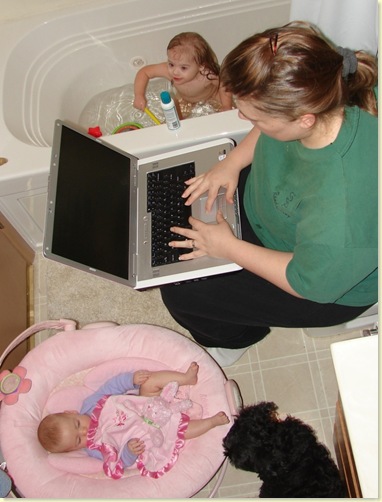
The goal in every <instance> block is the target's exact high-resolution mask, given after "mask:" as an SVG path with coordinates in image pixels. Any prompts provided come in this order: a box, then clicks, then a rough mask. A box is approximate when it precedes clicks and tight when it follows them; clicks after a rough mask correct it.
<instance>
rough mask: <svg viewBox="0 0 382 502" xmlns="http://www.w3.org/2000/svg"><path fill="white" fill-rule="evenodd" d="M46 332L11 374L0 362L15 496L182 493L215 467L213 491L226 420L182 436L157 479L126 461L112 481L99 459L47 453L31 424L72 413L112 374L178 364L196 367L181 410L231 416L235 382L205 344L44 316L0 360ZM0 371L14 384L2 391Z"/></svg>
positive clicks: (0, 442)
mask: <svg viewBox="0 0 382 502" xmlns="http://www.w3.org/2000/svg"><path fill="white" fill-rule="evenodd" d="M46 329H56V330H59V332H58V333H56V334H55V335H54V336H51V337H50V338H48V339H46V340H45V341H43V342H42V343H41V344H40V345H37V346H36V347H35V348H33V349H32V350H31V351H30V352H29V353H28V354H27V355H26V356H25V357H24V358H23V359H22V361H21V362H20V366H18V367H17V368H15V369H14V373H9V372H8V371H6V370H4V369H3V370H2V371H1V373H0V381H1V379H2V380H3V381H2V383H1V384H0V385H1V386H0V397H1V398H2V402H1V407H0V449H1V451H2V454H3V457H4V459H5V462H6V466H7V471H8V474H9V475H10V477H11V478H12V480H13V483H14V487H15V489H14V492H15V494H16V495H17V496H21V497H25V498H43V499H45V498H47V499H50V498H75V499H85V498H91V499H94V498H100V499H103V498H104V499H110V498H120V499H126V498H131V499H140V498H147V499H150V498H163V499H166V498H190V497H192V496H193V495H195V494H196V493H197V492H199V491H200V490H201V489H202V488H203V487H204V486H205V485H206V484H207V483H208V482H209V481H210V480H211V479H212V478H213V477H214V475H215V474H216V473H217V472H218V471H219V469H220V468H221V467H222V466H223V467H222V469H221V471H220V473H219V475H218V476H217V480H216V482H215V486H214V488H213V490H212V492H211V494H210V495H209V496H210V497H213V496H214V495H215V493H216V491H217V489H218V488H219V486H220V483H221V481H222V478H223V475H224V468H225V467H226V465H227V462H226V461H225V459H224V455H223V448H222V440H223V438H224V436H225V435H226V434H227V432H228V430H229V428H230V424H227V425H223V426H219V427H215V428H214V429H212V430H211V431H209V432H208V433H207V434H204V435H203V436H200V437H198V438H195V439H192V440H189V441H186V443H185V446H184V448H183V449H182V450H181V452H180V454H179V458H178V460H177V462H175V464H174V466H173V467H172V469H171V470H170V471H168V472H167V473H166V474H164V475H163V476H162V477H160V478H158V479H152V478H150V477H147V476H142V475H141V474H140V473H139V472H138V469H137V468H136V467H135V466H132V467H130V468H128V469H126V470H125V473H124V475H123V477H122V478H121V479H119V480H113V479H111V478H108V477H107V476H106V475H105V474H104V473H103V470H102V461H101V460H98V459H95V458H91V457H89V456H88V455H87V454H86V453H85V452H84V451H82V450H78V451H75V452H68V453H59V454H58V453H55V454H49V453H48V452H46V451H45V450H44V449H43V448H42V447H41V445H40V444H39V442H38V439H37V427H38V425H39V423H40V421H41V419H42V418H43V417H44V416H45V415H47V414H48V413H54V412H58V411H63V410H79V409H80V407H81V404H82V401H83V400H84V399H85V398H86V397H87V396H88V395H90V394H91V393H92V392H94V391H95V390H96V389H97V388H98V387H99V386H100V385H102V384H103V383H104V382H105V381H106V380H107V379H108V378H110V377H112V376H113V375H115V374H117V373H120V372H123V371H136V370H138V369H147V370H152V371H156V370H161V369H172V370H178V371H186V369H187V368H188V367H189V365H190V362H191V361H196V362H197V363H198V364H199V374H198V383H197V384H196V385H194V386H186V387H184V388H181V389H183V392H186V393H187V397H189V398H190V399H191V401H192V403H193V406H192V408H191V410H190V412H189V414H190V417H191V418H201V417H204V416H210V415H214V414H215V413H217V412H218V411H220V410H222V411H224V412H225V413H226V414H227V415H228V416H229V417H232V416H233V415H235V414H236V413H237V411H238V408H239V407H240V406H241V398H240V393H239V389H238V387H237V385H236V384H235V382H234V381H232V380H227V379H226V377H225V375H224V373H223V372H222V370H221V368H220V367H219V366H218V365H217V364H216V362H215V361H214V360H213V359H212V358H211V357H210V356H209V355H208V353H207V352H206V351H205V350H203V349H202V348H201V347H199V346H198V345H197V344H196V343H194V342H193V341H192V340H190V339H188V338H186V337H184V336H182V335H180V334H178V333H175V332H173V331H171V330H169V329H167V328H162V327H158V326H152V325H145V324H139V325H138V324H137V325H122V326H119V325H116V324H114V323H94V324H89V325H87V326H84V327H83V328H82V329H77V328H76V323H75V322H74V321H70V320H60V321H46V322H42V323H38V324H35V325H33V326H31V327H30V328H29V329H27V330H26V331H24V332H23V333H21V335H19V336H18V337H17V338H16V339H15V340H14V341H13V342H12V343H11V344H10V345H9V347H8V348H7V349H6V351H5V352H4V354H3V355H2V356H1V358H0V367H1V364H2V362H3V360H4V358H5V357H6V355H8V353H9V352H10V351H11V350H12V349H13V348H14V347H15V346H17V345H18V344H19V343H20V342H21V341H22V340H24V339H26V338H28V337H29V336H31V335H32V334H34V333H36V332H38V331H42V330H46ZM20 367H21V369H19V368H20ZM25 370H26V373H25ZM4 375H5V376H6V377H8V383H9V385H8V387H9V386H11V384H10V382H11V380H12V379H14V380H18V381H19V385H18V388H17V390H16V391H14V392H12V389H11V390H10V391H9V390H7V385H5V384H4V382H5V381H6V380H7V378H4ZM1 376H2V378H1ZM7 392H8V393H7ZM231 423H232V422H231Z"/></svg>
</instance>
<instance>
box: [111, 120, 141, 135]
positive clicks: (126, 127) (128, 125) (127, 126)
mask: <svg viewBox="0 0 382 502" xmlns="http://www.w3.org/2000/svg"><path fill="white" fill-rule="evenodd" d="M142 128H143V126H142V125H141V124H138V122H125V123H124V124H121V125H119V126H118V127H116V128H115V129H114V130H113V131H112V133H111V134H118V133H120V132H128V131H135V130H137V129H142Z"/></svg>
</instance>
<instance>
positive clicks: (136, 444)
mask: <svg viewBox="0 0 382 502" xmlns="http://www.w3.org/2000/svg"><path fill="white" fill-rule="evenodd" d="M127 447H128V449H129V450H130V451H131V453H133V454H134V455H141V453H143V452H144V451H145V443H144V441H142V440H141V439H138V438H133V439H130V440H129V441H128V442H127Z"/></svg>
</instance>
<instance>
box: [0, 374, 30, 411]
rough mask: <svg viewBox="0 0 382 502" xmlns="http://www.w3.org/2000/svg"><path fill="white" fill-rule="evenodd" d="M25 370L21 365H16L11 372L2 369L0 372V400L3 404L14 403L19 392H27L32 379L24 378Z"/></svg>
mask: <svg viewBox="0 0 382 502" xmlns="http://www.w3.org/2000/svg"><path fill="white" fill-rule="evenodd" d="M26 374H27V370H26V369H25V368H23V367H22V366H16V368H15V369H14V370H13V371H12V372H11V371H8V370H4V371H2V372H1V373H0V401H4V403H5V404H15V403H17V401H18V399H19V394H25V393H26V392H29V390H30V388H31V387H32V381H31V380H29V378H25V375H26Z"/></svg>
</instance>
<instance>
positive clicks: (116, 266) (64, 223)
mask: <svg viewBox="0 0 382 502" xmlns="http://www.w3.org/2000/svg"><path fill="white" fill-rule="evenodd" d="M232 148H234V142H233V141H232V140H231V139H229V138H224V139H217V140H214V141H209V142H206V143H203V144H199V145H193V146H190V147H186V148H182V149H179V150H175V151H173V152H166V153H161V154H158V155H155V156H150V157H146V158H143V159H139V158H137V157H136V156H134V155H131V154H129V153H128V152H125V151H122V150H121V149H119V148H117V147H115V146H112V145H110V144H106V143H105V142H102V139H100V138H98V139H97V138H94V137H93V136H90V135H89V134H86V133H85V132H84V131H82V130H80V129H79V128H77V127H76V126H74V125H72V124H70V123H68V122H66V121H61V120H57V121H56V122H55V129H54V139H53V147H52V157H51V166H50V176H49V184H48V201H47V212H46V221H45V233H44V244H43V253H44V255H45V257H47V258H49V259H52V260H55V261H57V262H59V263H62V264H65V265H69V266H71V267H74V268H76V269H79V270H84V271H87V272H89V273H92V274H94V275H96V276H100V277H103V278H106V279H110V280H113V281H116V282H118V283H121V284H125V285H127V286H130V287H131V288H134V289H146V288H150V287H155V286H160V285H163V284H168V283H177V282H182V281H188V280H194V279H198V278H204V277H208V276H210V275H215V274H222V273H226V272H232V271H235V270H239V269H240V268H241V267H239V266H238V265H236V264H235V263H231V262H229V261H226V260H221V259H215V258H210V257H207V256H203V257H200V258H196V259H193V260H186V261H179V253H181V252H190V251H191V250H190V249H180V248H170V246H168V242H169V241H170V240H174V239H175V238H178V239H183V237H180V236H175V235H174V234H171V232H170V230H169V228H170V226H171V225H179V226H187V225H189V224H188V217H189V215H190V214H192V215H193V216H195V217H196V218H198V219H201V220H203V221H205V222H207V223H210V224H214V223H215V221H216V208H217V207H219V208H220V209H221V210H222V211H223V214H224V217H225V218H226V220H227V221H228V223H229V224H230V225H231V228H232V230H233V232H234V233H235V235H236V236H237V237H239V238H241V231H240V213H239V204H238V200H237V194H236V200H235V203H234V204H228V203H226V200H225V190H224V189H221V190H220V192H219V195H218V197H217V199H216V202H215V205H214V209H213V211H211V212H210V213H206V211H205V202H206V197H207V195H206V194H204V195H203V196H202V197H200V199H199V200H197V201H195V202H194V203H193V204H192V206H191V207H189V206H185V205H184V199H182V198H181V197H180V194H181V193H182V192H183V191H184V189H185V185H184V179H189V178H191V177H192V176H197V175H198V174H201V173H203V172H205V171H207V170H208V169H209V168H210V167H211V166H212V165H214V164H215V163H216V162H218V161H219V160H222V159H223V158H224V157H225V156H226V155H227V153H228V152H229V151H230V150H231V149H232ZM173 192H174V193H173ZM184 210H185V213H186V214H183V211H184ZM167 213H170V215H168V214H167ZM169 216H170V218H171V221H169V219H168V218H169ZM160 241H162V243H161V242H160ZM158 242H159V243H158Z"/></svg>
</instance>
